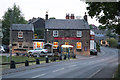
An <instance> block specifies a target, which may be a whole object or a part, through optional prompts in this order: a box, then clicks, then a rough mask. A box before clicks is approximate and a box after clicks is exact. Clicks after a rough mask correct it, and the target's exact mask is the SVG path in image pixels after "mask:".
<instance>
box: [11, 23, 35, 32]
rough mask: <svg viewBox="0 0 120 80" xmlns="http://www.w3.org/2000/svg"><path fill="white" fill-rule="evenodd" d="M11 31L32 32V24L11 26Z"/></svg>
mask: <svg viewBox="0 0 120 80" xmlns="http://www.w3.org/2000/svg"><path fill="white" fill-rule="evenodd" d="M12 30H28V31H34V26H33V24H12Z"/></svg>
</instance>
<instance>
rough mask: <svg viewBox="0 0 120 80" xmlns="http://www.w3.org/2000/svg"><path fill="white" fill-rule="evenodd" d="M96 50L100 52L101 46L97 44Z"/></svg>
mask: <svg viewBox="0 0 120 80" xmlns="http://www.w3.org/2000/svg"><path fill="white" fill-rule="evenodd" d="M96 50H97V51H98V52H100V45H99V44H98V43H97V42H96Z"/></svg>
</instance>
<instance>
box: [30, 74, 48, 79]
mask: <svg viewBox="0 0 120 80" xmlns="http://www.w3.org/2000/svg"><path fill="white" fill-rule="evenodd" d="M44 75H46V74H40V75H37V76H34V77H32V78H37V77H40V76H44Z"/></svg>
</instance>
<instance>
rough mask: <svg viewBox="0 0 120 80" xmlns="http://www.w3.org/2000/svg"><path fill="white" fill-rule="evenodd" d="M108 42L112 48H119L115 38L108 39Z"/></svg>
mask: <svg viewBox="0 0 120 80" xmlns="http://www.w3.org/2000/svg"><path fill="white" fill-rule="evenodd" d="M107 41H108V43H109V46H110V47H117V44H118V42H117V40H116V39H115V38H108V39H107Z"/></svg>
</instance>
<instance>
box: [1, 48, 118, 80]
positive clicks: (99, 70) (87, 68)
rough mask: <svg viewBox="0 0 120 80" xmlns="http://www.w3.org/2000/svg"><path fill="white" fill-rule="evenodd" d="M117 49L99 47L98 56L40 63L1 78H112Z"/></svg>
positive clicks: (116, 60) (115, 65)
mask: <svg viewBox="0 0 120 80" xmlns="http://www.w3.org/2000/svg"><path fill="white" fill-rule="evenodd" d="M117 66H118V49H113V48H107V47H101V53H99V54H98V56H91V57H79V56H78V59H75V60H67V61H60V62H53V63H47V64H40V67H39V68H35V69H31V70H26V71H20V72H16V73H11V74H6V75H3V76H2V77H3V78H112V77H113V76H114V75H113V73H114V71H115V70H116V68H117Z"/></svg>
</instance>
